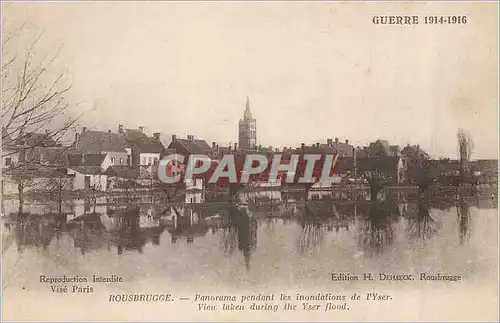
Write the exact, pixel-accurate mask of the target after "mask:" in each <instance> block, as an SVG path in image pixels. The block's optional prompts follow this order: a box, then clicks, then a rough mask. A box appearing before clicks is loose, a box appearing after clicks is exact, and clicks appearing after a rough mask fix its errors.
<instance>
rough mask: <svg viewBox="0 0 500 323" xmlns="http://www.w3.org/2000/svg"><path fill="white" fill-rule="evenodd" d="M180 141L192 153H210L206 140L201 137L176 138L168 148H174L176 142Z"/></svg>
mask: <svg viewBox="0 0 500 323" xmlns="http://www.w3.org/2000/svg"><path fill="white" fill-rule="evenodd" d="M176 142H177V143H179V144H180V145H181V146H182V147H184V149H186V151H187V152H188V153H190V154H208V153H209V152H210V150H211V148H210V146H209V145H208V143H207V142H206V141H205V140H201V139H192V140H190V139H175V141H172V143H171V144H170V146H168V148H171V147H172V148H173V145H174V143H176Z"/></svg>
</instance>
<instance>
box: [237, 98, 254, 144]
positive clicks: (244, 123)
mask: <svg viewBox="0 0 500 323" xmlns="http://www.w3.org/2000/svg"><path fill="white" fill-rule="evenodd" d="M238 134H239V135H238V146H239V147H240V148H241V149H254V148H255V147H256V146H257V120H255V119H254V118H253V117H252V112H250V99H249V98H248V96H247V101H246V102H245V113H244V114H243V118H242V119H240V122H239V131H238Z"/></svg>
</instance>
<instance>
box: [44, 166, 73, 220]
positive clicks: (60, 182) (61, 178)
mask: <svg viewBox="0 0 500 323" xmlns="http://www.w3.org/2000/svg"><path fill="white" fill-rule="evenodd" d="M70 182H71V177H70V176H69V175H68V174H67V173H66V170H65V169H54V170H53V171H52V172H51V176H50V178H49V190H50V192H51V195H53V196H55V198H56V201H57V206H58V214H59V216H61V215H62V204H63V193H64V191H65V190H66V189H67V188H68V185H69V183H70Z"/></svg>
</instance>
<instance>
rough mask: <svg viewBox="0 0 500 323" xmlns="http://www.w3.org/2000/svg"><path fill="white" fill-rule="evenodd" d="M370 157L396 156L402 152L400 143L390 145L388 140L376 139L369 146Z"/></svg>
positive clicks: (367, 150)
mask: <svg viewBox="0 0 500 323" xmlns="http://www.w3.org/2000/svg"><path fill="white" fill-rule="evenodd" d="M366 152H367V154H368V157H378V156H391V157H396V156H399V155H400V153H401V149H400V147H399V146H398V145H390V144H389V142H388V141H387V140H380V139H378V140H376V141H374V142H372V143H370V145H369V146H368V147H367V149H366Z"/></svg>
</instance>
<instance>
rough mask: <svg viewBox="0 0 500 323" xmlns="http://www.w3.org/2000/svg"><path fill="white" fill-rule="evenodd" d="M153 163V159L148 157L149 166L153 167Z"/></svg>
mask: <svg viewBox="0 0 500 323" xmlns="http://www.w3.org/2000/svg"><path fill="white" fill-rule="evenodd" d="M152 163H153V158H152V157H148V165H151V164H152Z"/></svg>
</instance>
